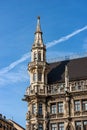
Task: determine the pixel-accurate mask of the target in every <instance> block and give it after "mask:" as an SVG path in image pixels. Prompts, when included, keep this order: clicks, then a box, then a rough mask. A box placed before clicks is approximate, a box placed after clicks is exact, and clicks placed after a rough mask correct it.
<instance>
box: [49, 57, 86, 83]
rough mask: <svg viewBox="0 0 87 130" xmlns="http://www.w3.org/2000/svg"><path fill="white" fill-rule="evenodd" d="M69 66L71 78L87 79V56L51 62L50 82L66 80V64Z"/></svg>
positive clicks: (71, 79)
mask: <svg viewBox="0 0 87 130" xmlns="http://www.w3.org/2000/svg"><path fill="white" fill-rule="evenodd" d="M66 65H67V66H68V71H69V80H70V81H73V80H80V79H87V57H84V58H79V59H72V60H66V61H60V62H55V63H50V64H49V68H50V71H49V73H48V84H55V83H58V82H64V79H65V66H66Z"/></svg>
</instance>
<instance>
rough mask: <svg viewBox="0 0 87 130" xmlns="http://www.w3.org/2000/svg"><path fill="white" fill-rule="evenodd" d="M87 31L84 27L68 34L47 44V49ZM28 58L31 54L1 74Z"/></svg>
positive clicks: (3, 69)
mask: <svg viewBox="0 0 87 130" xmlns="http://www.w3.org/2000/svg"><path fill="white" fill-rule="evenodd" d="M86 29H87V25H86V26H84V27H83V28H80V29H78V30H76V31H74V32H72V33H71V34H68V35H66V36H64V37H61V38H60V39H58V40H54V41H52V42H49V43H47V44H46V46H47V48H50V47H52V46H54V45H56V44H58V43H61V42H64V41H67V40H69V39H70V38H71V37H73V36H75V35H77V34H79V33H81V32H83V31H85V30H86ZM28 58H30V53H26V54H24V55H23V56H22V57H21V58H20V59H19V60H16V61H14V62H13V63H11V64H10V65H9V66H7V67H4V68H2V69H1V70H0V74H4V73H6V72H8V71H10V70H11V69H13V68H14V67H15V66H17V65H18V64H20V63H22V62H24V61H25V60H27V59H28Z"/></svg>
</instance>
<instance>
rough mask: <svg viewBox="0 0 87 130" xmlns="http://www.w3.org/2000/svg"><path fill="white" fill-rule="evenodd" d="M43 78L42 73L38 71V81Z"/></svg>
mask: <svg viewBox="0 0 87 130" xmlns="http://www.w3.org/2000/svg"><path fill="white" fill-rule="evenodd" d="M41 80H42V73H38V81H41Z"/></svg>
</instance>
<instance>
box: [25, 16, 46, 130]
mask: <svg viewBox="0 0 87 130" xmlns="http://www.w3.org/2000/svg"><path fill="white" fill-rule="evenodd" d="M28 71H29V74H30V86H29V87H28V88H27V90H26V94H25V98H24V100H25V101H27V103H28V112H27V114H26V120H27V124H26V129H27V130H43V129H44V130H45V129H46V121H47V119H46V117H47V114H46V111H47V106H46V96H47V73H48V64H47V63H46V46H45V45H44V43H43V38H42V31H41V26H40V17H38V18H37V26H36V31H35V38H34V43H33V45H32V49H31V62H30V63H29V64H28Z"/></svg>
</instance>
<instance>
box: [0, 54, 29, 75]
mask: <svg viewBox="0 0 87 130" xmlns="http://www.w3.org/2000/svg"><path fill="white" fill-rule="evenodd" d="M29 57H30V54H29V53H26V54H24V55H23V56H22V57H21V58H20V59H19V60H16V61H14V62H13V63H11V64H10V65H9V66H7V67H4V68H3V69H1V70H0V74H3V73H6V72H8V71H10V70H11V69H13V68H14V67H15V66H17V65H18V64H20V63H22V62H23V61H25V60H27V59H28V58H29Z"/></svg>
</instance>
